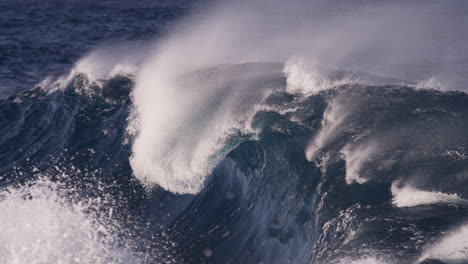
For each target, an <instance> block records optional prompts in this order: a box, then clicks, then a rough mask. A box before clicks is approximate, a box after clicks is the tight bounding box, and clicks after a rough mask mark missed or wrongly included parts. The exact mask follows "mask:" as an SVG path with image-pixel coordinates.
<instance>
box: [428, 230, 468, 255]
mask: <svg viewBox="0 0 468 264" xmlns="http://www.w3.org/2000/svg"><path fill="white" fill-rule="evenodd" d="M424 259H440V260H442V261H447V262H449V263H467V261H468V225H463V226H462V227H460V228H458V229H455V230H454V231H453V232H450V233H449V234H447V235H446V236H444V237H443V238H442V239H441V240H440V241H439V242H438V243H436V244H435V245H433V246H431V247H429V248H428V249H427V250H425V251H424V253H423V254H422V255H421V257H420V261H422V260H424Z"/></svg>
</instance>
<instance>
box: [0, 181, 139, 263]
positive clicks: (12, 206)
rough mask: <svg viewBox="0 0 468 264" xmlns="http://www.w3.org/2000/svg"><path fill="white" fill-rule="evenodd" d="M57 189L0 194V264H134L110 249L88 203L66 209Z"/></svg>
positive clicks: (43, 185)
mask: <svg viewBox="0 0 468 264" xmlns="http://www.w3.org/2000/svg"><path fill="white" fill-rule="evenodd" d="M58 189H59V186H58V185H57V184H54V183H51V182H49V181H47V180H38V181H37V182H35V183H33V184H28V185H26V186H22V187H18V188H9V189H8V190H4V191H2V192H0V219H1V221H0V230H1V231H0V263H9V264H24V263H29V264H35V263H37V264H43V263H63V264H68V263H70V264H71V263H100V264H104V263H109V264H110V263H138V261H137V259H135V258H133V257H132V256H131V254H129V253H128V252H126V251H125V250H124V249H119V248H116V247H114V245H113V242H114V241H113V239H114V237H113V233H112V228H111V227H110V226H109V225H106V224H104V223H103V222H102V221H100V220H99V219H98V218H97V217H96V216H94V215H93V214H92V213H90V212H89V211H88V210H89V209H91V207H92V204H93V201H88V202H82V203H80V202H78V203H69V202H67V201H65V199H64V198H63V197H62V196H61V194H60V191H59V190H58Z"/></svg>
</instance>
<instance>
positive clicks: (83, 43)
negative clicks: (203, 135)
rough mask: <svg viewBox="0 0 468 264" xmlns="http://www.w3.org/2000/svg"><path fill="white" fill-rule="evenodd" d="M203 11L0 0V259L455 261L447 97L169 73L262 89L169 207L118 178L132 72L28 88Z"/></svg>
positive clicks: (460, 127)
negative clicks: (309, 88) (294, 88)
mask: <svg viewBox="0 0 468 264" xmlns="http://www.w3.org/2000/svg"><path fill="white" fill-rule="evenodd" d="M203 8H204V5H202V4H200V3H189V2H185V1H182V2H179V1H178V2H169V1H168V2H155V1H139V2H136V3H130V2H128V3H125V2H123V1H103V2H100V3H94V2H91V1H89V2H86V1H69V2H62V1H45V2H43V3H41V4H40V5H39V4H38V3H36V2H33V1H22V2H15V1H4V2H2V3H0V17H1V18H0V30H1V33H0V97H1V98H2V100H1V101H0V188H1V191H0V241H2V243H1V244H2V245H0V263H382V264H386V263H468V250H467V248H468V239H467V237H468V227H467V223H468V189H467V188H466V186H467V184H468V137H467V132H468V96H467V94H466V93H465V92H463V91H445V90H442V91H441V90H438V89H436V88H438V87H432V88H431V87H424V88H425V89H420V87H418V86H417V85H415V84H414V83H412V82H409V81H408V82H405V81H400V80H399V79H395V78H381V77H377V76H373V75H371V74H367V73H364V72H355V73H354V74H357V75H361V76H366V78H369V76H372V78H376V79H378V80H379V81H378V82H375V83H359V82H352V81H349V82H340V83H339V84H334V85H333V87H331V88H330V89H324V90H322V91H319V92H316V93H295V92H291V91H289V90H287V89H285V88H286V87H287V85H288V84H287V83H288V79H287V77H286V76H285V74H284V73H283V68H284V63H282V62H278V63H269V62H268V63H265V62H261V63H256V62H255V63H239V64H236V65H231V64H229V65H227V64H223V65H217V66H215V67H213V68H209V69H205V68H203V69H200V70H199V71H196V72H189V73H186V76H189V77H188V80H193V81H194V82H195V80H197V78H198V79H204V78H206V79H213V80H217V81H219V80H228V81H225V82H223V81H220V83H218V82H214V83H215V85H221V86H223V87H224V86H225V87H227V88H225V90H226V91H231V90H230V89H231V88H229V87H249V89H260V88H261V89H264V88H265V87H267V88H271V87H273V88H272V89H271V90H269V93H267V94H266V96H265V98H264V99H263V100H262V101H261V103H259V106H261V107H258V108H256V109H255V112H254V114H253V115H252V118H251V120H250V122H251V124H250V125H251V126H252V130H254V131H256V133H254V134H255V135H254V134H253V133H250V132H249V133H247V132H245V131H242V130H236V131H230V133H231V134H230V136H229V138H228V140H227V141H226V142H224V144H225V147H224V148H223V149H224V150H226V149H227V150H228V151H227V152H226V155H223V156H222V158H221V159H219V162H217V163H216V164H215V166H214V169H212V170H210V171H209V173H208V174H207V175H206V179H205V181H204V183H203V188H202V190H201V191H200V192H198V193H196V194H176V193H171V192H170V191H168V190H165V189H163V188H162V187H160V186H158V185H154V186H148V185H147V184H145V183H144V182H142V181H141V180H139V179H138V177H136V176H135V175H134V171H133V168H132V164H131V162H130V160H131V159H132V157H133V155H134V153H133V152H132V151H133V150H132V145H133V143H134V141H135V138H136V137H137V136H138V134H133V133H131V132H130V131H129V130H128V127H129V126H130V123H131V122H132V121H133V120H135V116H134V107H135V106H134V100H135V98H134V97H133V95H132V91H134V89H135V85H136V84H135V83H136V81H137V80H138V78H137V77H136V76H135V75H134V74H117V75H113V76H111V77H110V78H108V79H104V80H98V81H96V80H94V79H92V78H91V77H90V76H87V75H86V74H84V73H74V74H73V75H71V78H70V79H68V80H67V82H66V83H65V85H63V86H61V87H60V89H55V88H54V87H52V86H50V87H49V86H48V85H49V84H42V85H39V86H38V87H36V85H38V84H39V83H40V82H41V81H42V80H43V79H45V78H46V77H47V76H60V75H68V72H69V71H70V70H71V69H72V68H73V65H74V64H75V63H76V62H77V61H78V60H79V59H80V58H81V57H83V56H84V55H86V54H87V53H88V52H90V51H91V50H92V49H93V48H94V47H96V46H106V45H108V46H111V45H112V44H113V43H122V42H125V43H142V42H145V43H146V42H147V41H149V40H151V41H153V39H156V41H157V39H158V38H162V37H163V36H164V35H165V34H167V32H168V31H170V30H171V29H173V28H172V27H175V26H176V25H177V24H176V22H177V21H179V20H180V19H182V18H183V17H185V16H187V15H188V14H190V13H197V12H201V11H200V10H203ZM128 45H130V46H131V45H133V44H128ZM135 45H137V44H135ZM138 45H139V44H138ZM205 72H207V73H205ZM260 73H261V74H260ZM346 74H347V73H346V72H344V71H343V72H341V71H338V72H335V73H334V74H332V75H333V76H334V78H341V77H340V76H341V75H346ZM191 76H194V77H193V78H192V77H191ZM226 76H227V77H226ZM191 78H192V79H191ZM52 88H54V89H52ZM223 91H224V90H223ZM229 96H235V93H232V94H231V93H227V95H226V94H221V95H220V96H219V97H216V96H214V97H213V98H211V97H210V98H211V99H210V100H211V101H209V102H210V103H212V104H213V105H214V107H213V109H218V111H221V110H222V108H215V107H216V106H217V105H221V104H222V102H223V101H225V100H227V99H228V98H230V97H229ZM193 111H196V110H195V109H193ZM213 111H215V110H213ZM239 111H240V110H239ZM165 114H166V113H154V115H155V117H154V118H164V117H165ZM207 116H211V115H208V114H207ZM174 122H177V120H174ZM159 129H164V128H159ZM194 131H198V130H196V129H195V130H194ZM192 135H193V136H194V137H196V136H197V135H196V134H195V132H193V134H192ZM221 153H224V152H222V151H221ZM214 160H216V159H214ZM216 161H218V160H216ZM154 162H159V160H154Z"/></svg>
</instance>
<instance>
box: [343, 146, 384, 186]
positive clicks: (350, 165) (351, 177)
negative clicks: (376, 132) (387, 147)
mask: <svg viewBox="0 0 468 264" xmlns="http://www.w3.org/2000/svg"><path fill="white" fill-rule="evenodd" d="M375 150H376V148H375V146H374V145H372V144H364V145H361V146H357V147H354V148H352V147H351V146H350V145H346V146H345V147H344V148H343V149H342V150H341V153H342V154H343V157H344V160H345V161H346V183H347V184H351V183H353V182H357V183H359V184H363V183H365V182H367V179H366V178H363V177H362V176H361V170H362V167H363V166H364V165H365V163H366V162H368V161H369V160H370V158H371V156H372V154H373V153H375Z"/></svg>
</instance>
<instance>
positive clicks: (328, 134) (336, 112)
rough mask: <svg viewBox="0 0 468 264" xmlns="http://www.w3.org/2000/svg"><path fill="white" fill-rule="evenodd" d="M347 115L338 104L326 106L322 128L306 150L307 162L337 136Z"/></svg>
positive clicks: (331, 103) (333, 103) (332, 103)
mask: <svg viewBox="0 0 468 264" xmlns="http://www.w3.org/2000/svg"><path fill="white" fill-rule="evenodd" d="M347 114H348V111H345V109H344V108H343V106H341V105H340V104H339V103H336V102H330V103H329V104H328V107H327V109H326V110H325V113H324V116H323V120H322V128H321V129H320V131H319V132H318V134H317V135H316V136H315V137H314V138H313V139H312V140H311V142H310V143H309V145H308V146H307V148H306V152H305V154H306V158H307V159H308V160H309V161H312V160H313V159H314V158H315V156H316V155H317V153H318V151H320V150H321V149H322V148H323V147H325V146H326V145H327V144H328V143H329V142H330V140H332V139H333V137H335V136H336V135H337V134H338V132H339V130H340V125H341V124H342V123H343V121H344V120H345V118H346V116H347Z"/></svg>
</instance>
